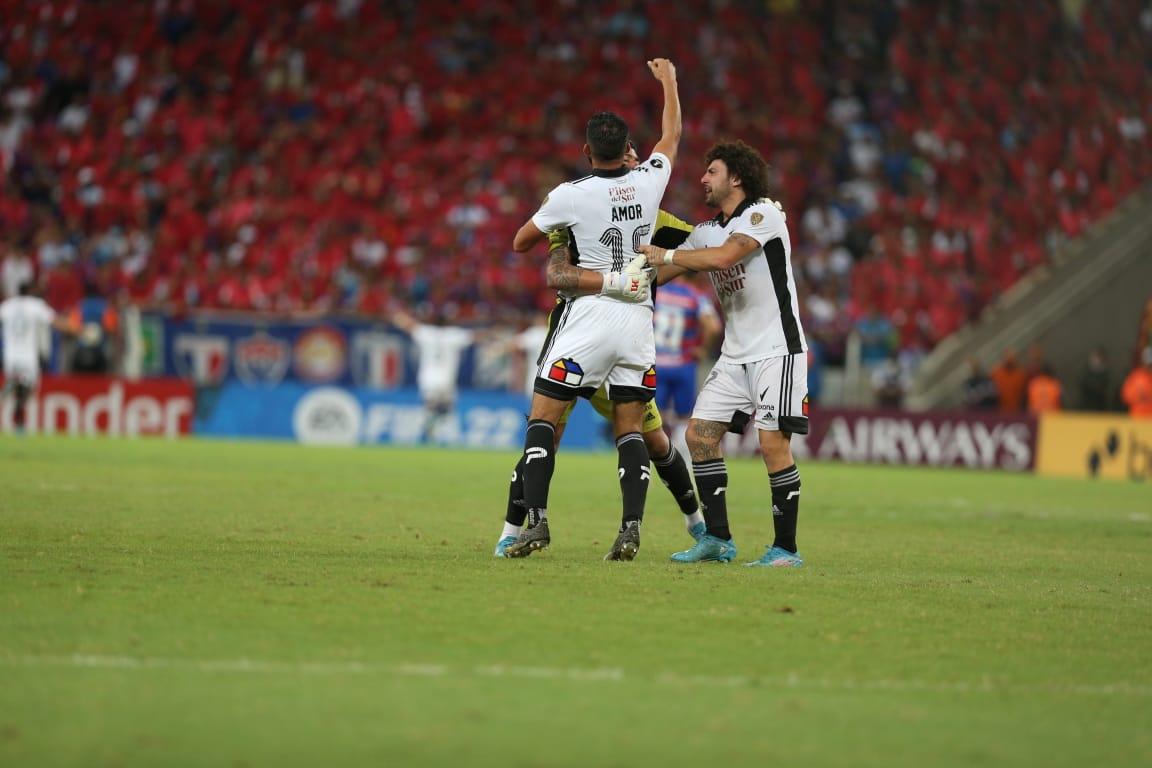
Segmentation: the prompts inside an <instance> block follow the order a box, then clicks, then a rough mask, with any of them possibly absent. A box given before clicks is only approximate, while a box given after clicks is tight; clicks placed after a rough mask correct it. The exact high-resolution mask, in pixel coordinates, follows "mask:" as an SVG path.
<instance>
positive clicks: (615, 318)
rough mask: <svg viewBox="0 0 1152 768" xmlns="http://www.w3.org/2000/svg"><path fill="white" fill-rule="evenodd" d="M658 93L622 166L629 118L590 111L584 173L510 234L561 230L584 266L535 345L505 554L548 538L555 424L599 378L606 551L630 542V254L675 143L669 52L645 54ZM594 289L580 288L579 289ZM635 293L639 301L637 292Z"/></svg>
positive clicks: (643, 316)
mask: <svg viewBox="0 0 1152 768" xmlns="http://www.w3.org/2000/svg"><path fill="white" fill-rule="evenodd" d="M648 67H649V69H650V70H651V72H652V75H653V76H654V77H655V78H656V80H657V81H659V82H660V84H661V86H662V88H663V91H664V111H663V116H662V121H661V137H660V141H659V142H657V144H656V146H655V147H654V148H653V152H652V156H651V157H649V158H648V160H646V161H645V162H643V163H641V164H640V165H638V166H636V167H635V168H633V169H629V168H628V167H627V165H626V164H625V162H624V154H625V151H626V149H627V144H628V126H627V125H626V124H625V122H624V121H623V120H622V119H621V118H620V117H619V116H617V115H614V114H612V113H610V112H601V113H599V114H596V115H593V116H592V118H591V119H590V120H589V121H588V127H587V132H586V139H587V143H586V144H585V146H584V153H585V154H586V155H587V156H588V157H589V159H590V160H591V162H592V173H591V174H590V175H588V176H585V177H584V178H582V179H578V180H576V181H573V182H567V183H564V184H561V185H560V186H558V187H556V188H555V189H553V190H552V191H551V192H550V193H549V194H548V196H547V197H546V198H545V199H544V202H543V204H542V205H541V206H540V209H539V210H538V211H537V212H536V214H535V215H534V216H533V217H532V218H531V219H530V220H529V221H527V222H526V223H525V224H524V226H522V227H521V228H520V230H519V231H518V232H517V233H516V237H515V239H514V240H513V243H512V247H513V249H514V250H516V251H517V252H519V253H527V252H528V251H529V250H531V249H532V248H533V247H534V246H535V245H537V244H538V243H540V242H542V241H544V240H545V238H546V237H547V235H548V233H550V232H554V231H556V230H558V229H565V228H567V229H569V230H571V239H572V247H573V249H574V250H575V251H576V254H577V258H578V260H579V265H580V267H582V270H581V273H580V277H579V279H578V280H577V281H576V284H575V285H573V286H570V287H571V289H572V292H573V295H572V298H571V300H570V301H569V302H568V304H567V306H566V307H565V309H564V312H563V314H562V315H561V317H560V319H559V321H558V322H557V324H556V326H555V328H554V329H553V331H552V333H551V334H550V337H549V338H548V340H547V342H546V343H545V346H544V349H543V351H542V354H541V356H540V361H541V362H540V366H539V369H538V372H537V377H536V385H535V388H534V392H533V396H532V406H531V412H530V414H529V420H528V429H527V431H526V434H525V437H524V456H523V462H524V468H523V480H524V505H525V507H526V508H527V510H528V514H527V523H528V525H527V527H526V528H524V529H523V530H522V531H521V532H520V535H519V537H518V538H517V539H516V542H515V543H514V544H511V545H509V546H508V547H506V548H505V550H504V554H505V556H508V557H523V556H525V555H528V554H531V553H532V552H533V551H535V550H537V549H543V548H544V547H547V546H548V545H549V543H550V542H551V536H550V533H549V530H548V490H549V486H550V485H551V482H552V473H553V471H554V469H555V466H556V455H555V442H556V441H555V431H556V424H557V423H558V422H559V420H560V418H561V417H562V416H563V415H564V413H565V411H566V410H567V409H568V406H569V404H570V403H571V402H572V400H574V399H575V398H576V397H581V396H582V397H591V396H592V395H593V394H594V393H595V392H596V390H597V389H598V388H599V387H600V385H602V384H606V385H607V393H608V398H609V399H610V400H611V401H612V422H613V430H614V432H615V435H616V450H617V454H618V464H617V467H618V472H619V475H620V490H621V494H622V496H623V513H622V515H621V524H620V531H619V534H618V535H617V537H616V541H615V542H614V543H613V545H612V550H611V551H610V552H609V553H608V558H607V559H611V560H632V559H633V558H634V557H635V556H636V552H637V551H638V550H639V548H640V522H641V520H642V519H643V517H644V502H645V499H646V497H647V494H648V479H649V468H648V462H649V457H648V449H647V447H646V446H645V445H644V439H643V437H642V436H641V433H642V432H643V420H644V406H645V404H646V403H647V402H648V401H649V400H651V399H652V397H653V395H654V394H655V388H656V368H655V359H656V350H655V341H654V338H653V334H652V301H651V299H650V298H648V285H647V283H648V280H649V279H650V276H649V274H648V271H647V270H646V269H644V266H643V265H644V259H643V258H639V257H637V258H635V259H633V258H632V256H633V254H635V253H637V252H638V250H637V249H638V248H639V246H641V245H644V244H645V243H648V242H649V241H650V240H651V237H652V231H653V229H654V227H655V223H656V216H657V213H658V212H659V210H660V200H661V198H662V197H663V196H664V189H665V188H666V187H667V186H668V179H669V177H670V175H671V173H672V164H673V162H675V159H676V149H677V146H678V145H679V143H680V97H679V94H678V92H677V86H676V69H675V67H673V65H672V63H671V62H670V61H668V60H667V59H654V60H652V61H649V62H648ZM594 282H599V283H600V292H599V293H596V294H593V295H580V293H579V291H580V289H585V290H586V289H587V288H589V287H595V286H591V285H585V284H584V283H594ZM638 299H639V300H638Z"/></svg>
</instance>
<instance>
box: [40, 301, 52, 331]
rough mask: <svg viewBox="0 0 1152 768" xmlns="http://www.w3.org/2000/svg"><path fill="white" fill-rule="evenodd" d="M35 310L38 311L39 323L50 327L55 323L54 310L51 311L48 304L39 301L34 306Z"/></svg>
mask: <svg viewBox="0 0 1152 768" xmlns="http://www.w3.org/2000/svg"><path fill="white" fill-rule="evenodd" d="M36 308H37V309H38V310H39V313H38V314H39V316H40V322H42V323H44V324H45V325H51V324H52V323H53V322H55V321H56V310H54V309H52V307H51V306H49V304H48V302H46V301H41V302H40V303H39V304H37V305H36Z"/></svg>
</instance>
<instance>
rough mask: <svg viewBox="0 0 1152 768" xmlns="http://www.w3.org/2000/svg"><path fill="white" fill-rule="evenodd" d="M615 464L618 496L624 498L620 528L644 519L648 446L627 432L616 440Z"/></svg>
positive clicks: (634, 433) (641, 438) (646, 493)
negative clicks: (618, 473)
mask: <svg viewBox="0 0 1152 768" xmlns="http://www.w3.org/2000/svg"><path fill="white" fill-rule="evenodd" d="M616 454H617V456H618V459H619V460H618V462H617V464H616V466H617V468H618V469H619V472H620V494H621V495H622V496H623V497H624V514H623V515H621V518H620V519H621V528H620V530H624V527H623V526H625V525H627V524H628V523H629V522H631V521H632V520H643V519H644V501H645V500H646V499H647V498H648V479H649V477H651V474H652V473H651V470H649V468H648V446H646V445H644V438H643V437H642V436H641V435H640V433H639V432H629V433H627V434H625V435H621V436H620V437H618V438H617V439H616Z"/></svg>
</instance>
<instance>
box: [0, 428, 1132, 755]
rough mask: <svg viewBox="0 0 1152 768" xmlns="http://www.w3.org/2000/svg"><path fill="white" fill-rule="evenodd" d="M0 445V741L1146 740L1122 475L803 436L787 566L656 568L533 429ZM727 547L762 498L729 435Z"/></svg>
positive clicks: (818, 743)
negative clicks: (940, 466) (446, 442)
mask: <svg viewBox="0 0 1152 768" xmlns="http://www.w3.org/2000/svg"><path fill="white" fill-rule="evenodd" d="M514 459H515V457H514V456H513V455H512V454H510V453H487V452H455V451H438V450H399V449H383V448H380V449H358V450H356V449H309V448H302V447H298V446H292V445H270V444H259V443H217V442H205V441H195V440H190V441H183V442H158V441H128V440H90V439H76V440H66V439H45V438H30V439H26V440H16V439H12V438H0V765H4V766H64V765H71V766H137V765H139V766H167V765H188V766H192V765H212V766H265V765H268V766H297V765H299V766H316V765H331V766H345V765H372V766H424V765H453V766H471V765H493V766H497V765H499V766H647V765H710V766H723V765H749V764H752V763H757V762H763V763H784V762H786V763H787V764H789V765H798V766H854V767H859V766H917V768H923V767H924V766H952V765H957V766H960V765H965V766H968V765H970V766H993V765H1003V766H1033V765H1034V766H1045V767H1046V768H1050V767H1051V766H1064V765H1067V766H1073V765H1075V766H1083V765H1106V766H1109V767H1110V768H1115V767H1116V766H1137V765H1145V766H1146V765H1152V488H1149V487H1148V486H1145V485H1138V484H1121V483H1091V482H1084V481H1071V480H1068V481H1063V480H1048V479H1042V478H1036V477H1031V476H1011V475H1003V474H991V473H975V472H959V471H958V472H946V471H932V470H911V469H897V468H880V467H849V466H838V465H827V464H816V463H808V464H805V465H803V466H801V472H802V476H803V483H804V495H803V504H802V507H801V518H800V543H801V551H802V552H803V554H804V555H805V557H806V559H807V566H806V567H805V568H803V569H800V570H795V571H787V570H783V571H776V570H764V569H752V568H744V567H742V566H740V565H739V564H733V565H731V566H724V565H717V564H710V565H705V566H702V567H691V566H689V567H684V566H674V565H673V564H671V563H669V562H668V561H667V556H668V554H669V553H670V552H672V551H674V550H676V549H681V548H684V547H685V546H687V544H689V543H690V541H689V539H688V538H687V536H686V534H685V533H684V529H683V525H682V523H681V519H680V515H679V512H678V511H677V510H676V508H675V507H674V505H673V504H672V501H671V499H670V498H669V497H668V495H667V494H666V492H665V491H664V489H663V488H662V487H660V486H659V484H656V483H654V484H653V487H652V490H651V493H650V495H649V503H648V513H647V519H646V522H645V527H644V533H643V545H642V548H641V550H640V555H639V558H638V559H637V560H636V561H635V562H633V563H604V562H602V561H601V556H602V555H603V554H604V552H605V551H606V550H607V547H608V545H609V543H610V542H611V540H612V538H613V536H614V535H615V530H616V525H617V520H618V515H619V510H618V502H617V498H618V492H619V489H618V486H617V484H616V481H615V477H616V470H615V458H614V456H613V455H609V454H577V453H567V454H565V453H564V452H561V454H560V457H559V460H558V465H557V472H556V477H555V480H554V483H553V487H552V497H551V505H550V506H551V512H552V514H551V516H550V517H551V522H552V532H553V537H554V538H553V545H552V548H551V549H550V550H548V551H546V552H543V553H540V554H537V555H533V556H532V557H530V558H528V559H526V560H518V561H499V560H495V559H493V558H492V547H493V544H494V543H495V540H496V538H497V534H498V532H499V527H500V522H501V518H502V515H503V506H504V494H505V491H506V488H507V480H508V476H509V474H510V471H511V467H512V464H513V462H514ZM729 468H730V491H729V494H730V495H729V499H730V500H729V505H730V513H731V518H732V521H733V531H734V533H735V539H736V543H737V544H738V546H739V548H740V557H739V558H738V560H739V561H747V560H750V559H754V558H755V557H757V556H759V555H760V554H761V552H762V549H761V548H762V546H763V545H764V544H766V543H768V542H769V540H770V535H771V529H772V521H771V515H770V514H769V513H768V512H767V511H766V510H767V508H768V501H767V499H768V482H767V477H766V475H765V473H764V470H763V468H762V466H761V465H760V464H759V463H758V462H756V461H755V460H752V459H736V460H732V461H730V462H729Z"/></svg>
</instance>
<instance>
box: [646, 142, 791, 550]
mask: <svg viewBox="0 0 1152 768" xmlns="http://www.w3.org/2000/svg"><path fill="white" fill-rule="evenodd" d="M706 162H707V163H708V167H707V169H706V170H705V172H704V176H703V178H702V179H701V180H700V181H701V183H702V184H703V185H704V194H705V197H704V200H705V202H706V203H707V204H708V205H710V206H713V207H715V208H719V209H720V213H719V214H717V216H716V218H714V219H711V220H710V221H707V222H704V223H702V224H699V225H697V226H696V229H695V230H693V232H692V234H691V235H689V236H688V239H687V240H685V241H684V244H683V245H681V246H680V247H679V248H677V249H674V250H668V251H666V250H665V249H663V248H656V247H654V246H650V245H647V246H642V247H641V249H640V250H642V251H643V252H644V253H645V254H647V256H648V263H649V264H651V265H654V266H655V265H661V266H660V267H659V269H660V276H659V277H660V281H661V282H663V281H664V280H666V279H669V278H671V277H673V276H675V275H678V274H683V273H684V272H687V271H694V272H707V273H708V274H709V276H710V277H711V278H712V285H713V287H714V288H715V289H716V295H717V297H718V298H719V299H720V306H721V309H722V311H723V313H724V319H725V321H726V327H725V330H724V345H723V347H722V348H721V351H720V359H719V360H717V361H716V365H715V366H714V367H713V368H712V371H711V372H710V373H709V374H708V378H707V380H706V381H705V382H704V386H703V388H702V389H701V391H700V396H699V397H698V398H697V400H696V407H695V408H694V409H693V411H692V421H691V422H690V423H689V426H688V435H687V439H688V448H689V451H690V452H691V453H692V470H693V473H694V474H695V476H696V488H697V490H698V492H699V494H700V502H701V504H703V506H704V522H705V524H706V525H707V527H708V533H707V535H705V536H703V537H701V538H700V539H699V540H697V542H696V546H694V547H692V549H689V550H687V551H685V552H677V553H676V554H674V555H673V556H672V559H673V560H676V561H678V562H690V563H694V562H702V561H725V560H726V559H730V558H731V556H732V555H733V554H734V553H735V550H736V545H735V543H734V542H733V540H732V534H731V531H730V530H729V527H728V507H727V501H726V494H727V491H728V469H727V467H726V465H725V463H724V456H723V451H722V449H721V444H720V440H721V438H722V437H723V436H724V433H725V432H726V431H728V430H729V429H730V428H733V427H736V428H738V429H739V430H740V431H743V427H744V425H746V424H747V422H748V421H749V420H753V419H754V420H755V424H756V429H757V430H758V431H759V438H760V450H761V454H762V456H763V459H764V464H765V466H766V467H767V469H768V479H769V485H770V487H771V490H772V515H773V517H772V521H773V524H774V527H775V532H776V538H775V540H774V541H773V543H772V545H771V546H770V547H768V550H767V552H766V553H765V554H764V556H763V557H762V558H760V559H759V560H756V561H755V562H752V563H749V565H762V566H770V567H793V568H795V567H799V566H801V565H803V564H804V561H803V559H801V557H800V555H799V553H798V552H797V550H796V518H797V515H798V514H799V510H800V472H799V471H798V470H797V469H796V462H795V461H794V460H793V458H792V446H791V442H790V440H791V438H792V435H793V434H794V433H799V434H807V433H808V358H807V351H808V345H807V343H806V341H805V339H804V329H803V327H802V326H801V325H800V307H799V301H798V300H797V296H796V281H795V279H794V277H793V274H792V256H791V255H792V246H791V241H790V240H789V237H788V227H787V226H786V225H785V221H784V211H783V210H782V209H781V207H780V206H779V205H778V204H777V203H774V202H773V201H771V200H769V199H768V197H767V193H768V165H767V163H765V162H764V158H762V157H761V156H760V153H759V152H757V151H756V150H755V149H753V148H752V147H750V146H748V145H747V144H745V143H744V142H742V141H726V142H720V143H718V144H716V145H714V146H713V147H712V149H710V150H709V151H708V154H707V156H706Z"/></svg>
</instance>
